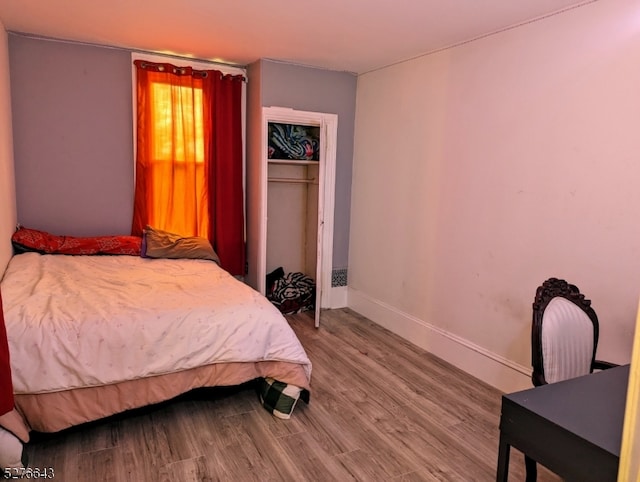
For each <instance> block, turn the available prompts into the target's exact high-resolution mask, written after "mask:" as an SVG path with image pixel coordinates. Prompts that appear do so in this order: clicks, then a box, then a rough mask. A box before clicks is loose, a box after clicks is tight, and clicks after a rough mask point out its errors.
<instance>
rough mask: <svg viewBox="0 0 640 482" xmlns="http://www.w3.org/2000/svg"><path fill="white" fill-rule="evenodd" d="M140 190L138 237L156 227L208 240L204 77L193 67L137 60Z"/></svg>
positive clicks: (135, 222)
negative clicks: (143, 231) (144, 229)
mask: <svg viewBox="0 0 640 482" xmlns="http://www.w3.org/2000/svg"><path fill="white" fill-rule="evenodd" d="M135 65H136V73H137V89H136V90H137V105H138V108H137V132H136V134H137V144H136V146H137V150H136V189H135V201H134V217H133V228H132V234H134V235H141V234H142V230H143V228H144V227H145V226H146V225H147V224H150V225H152V226H154V227H156V228H159V229H164V230H166V231H171V232H175V233H179V234H182V235H184V236H202V237H207V234H208V232H209V215H208V202H209V201H208V191H207V189H208V188H207V180H206V178H205V174H206V172H205V171H206V170H205V152H204V150H205V142H204V130H205V128H208V127H207V126H205V125H204V121H205V119H207V118H206V117H205V116H204V115H203V107H202V103H203V98H202V95H203V80H204V76H203V75H202V74H200V75H197V74H196V75H194V71H193V69H191V68H178V67H175V66H173V65H171V64H152V63H149V62H143V61H140V60H136V61H135ZM196 72H197V71H196Z"/></svg>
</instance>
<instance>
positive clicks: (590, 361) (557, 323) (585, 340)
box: [525, 278, 617, 482]
mask: <svg viewBox="0 0 640 482" xmlns="http://www.w3.org/2000/svg"><path fill="white" fill-rule="evenodd" d="M598 336H599V325H598V316H597V315H596V312H595V311H594V310H593V308H592V307H591V301H590V300H588V299H586V298H585V297H584V295H583V294H582V293H580V290H579V289H578V287H577V286H575V285H572V284H569V283H567V282H566V281H565V280H562V279H558V278H549V279H548V280H546V281H545V282H544V283H543V284H542V285H541V286H539V287H538V289H537V290H536V296H535V299H534V301H533V323H532V327H531V364H532V366H533V373H532V375H531V380H532V382H533V385H534V386H536V387H537V386H540V385H546V384H547V383H555V382H559V381H562V380H567V379H569V378H574V377H579V376H582V375H588V374H589V373H592V372H593V371H594V370H604V369H607V368H612V367H615V366H617V365H616V364H614V363H610V362H605V361H601V360H596V349H597V347H598ZM525 466H526V472H527V478H526V481H527V482H534V481H535V480H536V479H537V467H536V462H535V461H534V460H533V459H531V458H529V457H526V456H525Z"/></svg>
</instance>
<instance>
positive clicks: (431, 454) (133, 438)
mask: <svg viewBox="0 0 640 482" xmlns="http://www.w3.org/2000/svg"><path fill="white" fill-rule="evenodd" d="M288 319H289V321H290V323H291V325H292V327H293V328H294V330H295V331H296V333H297V334H298V337H299V338H300V340H301V341H302V344H303V345H304V347H305V349H306V351H307V354H308V355H309V358H311V361H312V363H313V374H312V383H311V386H312V392H311V402H310V404H309V405H306V404H304V403H303V402H300V404H299V405H298V406H297V407H296V409H295V412H294V414H293V417H292V418H291V420H287V421H285V420H279V419H276V418H274V417H272V416H271V415H270V414H269V413H267V412H266V411H265V410H264V409H263V408H262V407H261V406H260V404H259V401H258V399H257V397H256V394H255V391H254V390H253V388H252V387H251V386H244V387H239V388H236V389H231V390H214V391H203V392H198V393H196V394H191V396H189V397H183V398H180V399H178V400H174V401H171V402H169V403H166V404H162V405H159V406H155V407H152V408H150V409H145V410H142V411H136V412H133V413H128V414H126V415H125V416H119V417H115V418H112V419H109V420H105V421H100V422H97V423H93V424H89V425H85V426H82V427H80V428H75V429H71V430H68V431H65V432H61V433H58V434H53V435H47V436H38V434H36V437H34V440H33V441H32V442H31V443H29V444H28V445H27V446H26V448H25V451H26V453H27V455H28V457H29V465H30V466H31V467H34V468H36V467H38V468H41V469H42V468H45V467H51V468H53V469H54V471H55V474H56V477H55V479H54V480H58V481H65V482H73V481H92V482H94V481H95V482H97V481H123V482H124V481H127V482H128V481H134V482H139V481H154V482H156V481H177V482H188V481H213V480H221V481H242V482H244V481H251V480H259V481H333V480H335V481H349V480H363V481H364V480H367V481H369V480H370V481H384V480H393V481H418V480H425V481H430V480H439V481H464V482H467V481H475V480H477V481H491V480H495V468H496V460H497V447H498V420H499V413H500V395H501V394H500V393H499V392H498V391H497V390H495V389H493V388H491V387H489V386H487V385H486V384H484V383H482V382H480V381H478V380H476V379H474V378H472V377H470V376H469V375H467V374H465V373H464V372H461V371H459V370H457V369H455V368H454V367H452V366H451V365H449V364H447V363H445V362H443V361H441V360H440V359H438V358H436V357H434V356H432V355H430V354H428V353H426V352H425V351H423V350H421V349H419V348H417V347H415V346H413V345H411V344H410V343H408V342H407V341H405V340H403V339H401V338H399V337H397V336H395V335H393V334H391V333H389V332H388V331H386V330H384V329H382V328H380V327H379V326H378V325H376V324H374V323H372V322H370V321H369V320H367V319H365V318H363V317H361V316H360V315H358V314H356V313H354V312H353V311H350V310H348V309H340V310H329V311H326V312H323V316H322V323H321V326H320V328H319V329H315V328H313V320H312V319H311V318H310V317H309V315H307V314H299V315H293V316H290V317H288ZM523 467H524V463H523V460H522V455H521V454H520V453H519V452H517V451H515V450H512V454H511V467H510V480H513V481H516V480H518V481H522V480H524V475H523ZM538 480H540V481H557V480H559V479H558V478H557V477H555V476H554V475H552V474H550V473H549V472H547V471H546V470H545V469H543V468H540V469H539V477H538Z"/></svg>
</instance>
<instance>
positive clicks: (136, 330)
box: [0, 228, 311, 432]
mask: <svg viewBox="0 0 640 482" xmlns="http://www.w3.org/2000/svg"><path fill="white" fill-rule="evenodd" d="M23 229H24V228H23ZM36 233H37V232H36ZM24 234H25V233H24V232H23V233H22V236H21V237H20V236H14V245H15V246H18V247H19V248H20V249H19V251H22V252H20V254H16V255H14V256H13V258H12V259H11V260H10V262H9V265H8V266H7V269H6V272H5V274H4V276H3V278H2V281H1V283H0V291H1V293H2V300H3V304H4V318H5V324H6V330H7V338H8V342H9V353H10V356H11V371H12V378H13V389H14V398H15V404H16V409H17V411H18V412H19V413H20V414H21V416H22V418H23V419H24V422H25V424H26V426H27V429H28V430H36V431H40V432H56V431H59V430H62V429H65V428H67V427H70V426H73V425H78V424H81V423H84V422H88V421H92V420H97V419H100V418H103V417H106V416H109V415H112V414H116V413H120V412H123V411H126V410H129V409H134V408H138V407H142V406H145V405H149V404H153V403H158V402H161V401H165V400H169V399H171V398H174V397H176V396H178V395H180V394H182V393H185V392H188V391H190V390H192V389H194V388H199V387H214V386H232V385H239V384H242V383H244V382H247V381H252V380H256V381H258V382H259V383H260V386H261V389H260V393H261V396H262V401H263V404H264V406H265V408H267V409H268V410H269V411H271V412H272V413H273V414H274V415H276V416H279V417H281V418H288V417H289V416H290V415H291V412H292V410H293V408H294V406H295V403H296V401H297V400H298V398H302V399H303V400H306V401H308V395H309V389H310V385H309V384H310V377H311V362H310V361H309V359H308V357H307V355H306V353H305V351H304V348H303V347H302V345H301V343H300V342H299V340H298V339H297V337H296V335H295V333H294V332H293V330H292V329H291V327H290V326H289V324H288V323H287V321H286V319H285V318H284V317H283V316H282V314H281V313H280V312H279V311H278V310H277V308H275V307H274V306H273V305H272V304H271V303H269V302H268V300H267V299H266V298H265V297H264V296H262V295H260V294H259V293H258V292H257V291H255V290H253V289H252V288H250V287H249V286H247V285H245V284H244V283H243V282H241V281H239V280H237V279H235V278H234V277H233V276H231V275H230V274H229V273H227V272H226V271H224V270H223V269H222V268H220V266H218V264H217V263H216V262H215V260H211V259H203V258H200V257H197V256H189V257H186V258H184V257H181V256H177V257H176V258H177V259H174V258H173V257H171V256H169V255H167V254H166V253H164V256H162V257H149V256H146V255H145V254H148V252H147V253H145V251H147V250H150V248H149V247H145V243H144V242H142V243H141V240H137V243H136V240H135V239H134V240H133V247H132V248H131V246H130V245H131V243H132V240H131V239H130V238H129V237H124V238H121V239H119V240H117V239H113V238H110V237H105V239H104V240H102V241H104V243H102V246H107V248H104V247H103V248H100V249H92V250H89V251H88V253H89V254H86V253H87V250H86V249H84V250H83V249H78V247H77V246H72V249H71V252H72V253H73V254H69V252H68V248H69V245H70V243H71V245H73V244H74V242H76V241H77V239H78V238H69V237H65V238H64V240H62V241H60V240H59V239H56V240H55V241H54V242H50V241H51V240H50V239H48V240H47V239H45V240H44V241H43V240H42V239H40V240H39V241H38V242H37V243H33V242H31V241H30V242H29V243H26V244H28V246H26V247H25V243H24V241H25V240H24V238H25V236H24ZM45 235H46V233H45ZM38 236H40V234H38ZM18 238H20V241H21V242H22V243H23V244H20V243H16V239H18ZM27 238H28V237H27ZM125 238H126V239H125ZM123 239H124V241H123ZM27 240H28V241H29V239H27ZM125 241H126V242H125ZM142 241H144V240H142ZM123 242H124V243H125V244H126V245H127V246H128V248H127V249H126V250H125V249H124V248H123V247H122V246H123V244H122V243H123ZM47 243H48V244H47ZM61 246H62V247H65V249H62V247H61ZM114 246H115V248H114ZM129 248H131V249H129ZM140 250H142V251H140ZM62 253H64V254H62ZM76 253H82V254H76ZM282 400H284V401H285V403H284V404H282V403H280V402H281V401H282Z"/></svg>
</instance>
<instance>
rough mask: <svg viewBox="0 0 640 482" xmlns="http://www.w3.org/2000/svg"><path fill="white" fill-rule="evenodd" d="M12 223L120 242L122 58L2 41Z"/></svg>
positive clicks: (125, 150) (124, 54) (128, 145)
mask: <svg viewBox="0 0 640 482" xmlns="http://www.w3.org/2000/svg"><path fill="white" fill-rule="evenodd" d="M9 66H10V78H11V106H12V110H13V139H14V158H15V178H16V199H17V214H18V222H19V223H21V224H23V225H24V226H27V227H31V228H35V229H42V230H46V231H50V232H52V233H55V234H68V235H75V236H89V235H102V234H126V233H129V232H130V230H131V215H132V211H133V134H132V129H133V121H132V99H131V58H130V52H128V51H125V50H117V49H111V48H101V47H95V46H87V45H79V44H71V43H64V42H55V41H47V40H42V39H33V38H29V37H25V36H21V35H17V34H10V35H9Z"/></svg>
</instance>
